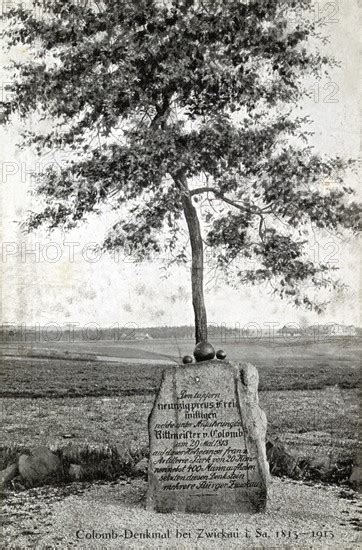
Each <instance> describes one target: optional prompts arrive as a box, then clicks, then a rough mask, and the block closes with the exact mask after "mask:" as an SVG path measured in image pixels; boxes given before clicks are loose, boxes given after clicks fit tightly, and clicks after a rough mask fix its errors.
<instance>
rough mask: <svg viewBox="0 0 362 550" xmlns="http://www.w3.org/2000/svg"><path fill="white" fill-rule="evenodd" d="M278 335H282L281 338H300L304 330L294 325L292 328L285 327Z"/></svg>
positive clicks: (278, 331)
mask: <svg viewBox="0 0 362 550" xmlns="http://www.w3.org/2000/svg"><path fill="white" fill-rule="evenodd" d="M277 334H280V335H281V336H297V335H298V336H299V335H300V334H302V329H301V328H298V327H296V326H293V325H292V324H291V325H290V326H288V325H284V327H282V328H280V329H279V330H277Z"/></svg>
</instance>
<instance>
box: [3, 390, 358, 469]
mask: <svg viewBox="0 0 362 550" xmlns="http://www.w3.org/2000/svg"><path fill="white" fill-rule="evenodd" d="M153 399H154V396H153V395H144V396H139V395H133V396H125V397H120V396H118V397H85V398H61V399H46V398H40V399H29V398H24V399H13V398H4V399H2V411H1V412H2V425H3V434H2V442H3V445H11V444H12V443H17V444H21V445H24V446H25V447H31V446H33V445H45V446H49V447H59V446H63V445H66V444H68V443H71V444H72V445H73V444H76V445H82V444H85V443H88V444H91V445H106V444H108V445H109V444H110V445H114V446H116V447H118V448H119V449H120V450H123V449H124V448H125V447H127V448H130V449H132V450H134V451H136V450H138V449H139V448H141V447H143V446H145V445H147V444H148V434H147V418H148V415H149V413H150V411H151V407H152V404H153ZM260 404H261V407H262V408H263V409H264V410H265V412H266V414H267V418H268V437H279V438H280V439H282V441H284V442H285V443H287V444H288V445H289V446H290V447H291V448H292V449H294V450H296V451H298V453H299V454H300V455H302V456H309V457H311V456H315V455H322V456H327V455H331V458H333V459H348V458H353V455H354V453H355V450H356V442H357V426H358V401H357V391H356V390H339V389H338V388H326V389H324V390H310V391H300V390H297V391H295V390H291V391H268V392H260ZM85 427H86V428H85Z"/></svg>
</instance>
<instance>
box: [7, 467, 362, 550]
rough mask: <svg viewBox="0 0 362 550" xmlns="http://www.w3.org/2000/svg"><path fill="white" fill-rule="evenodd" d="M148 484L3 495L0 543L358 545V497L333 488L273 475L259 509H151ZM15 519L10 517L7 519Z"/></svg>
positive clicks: (56, 545) (203, 546) (71, 545)
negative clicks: (222, 511)
mask: <svg viewBox="0 0 362 550" xmlns="http://www.w3.org/2000/svg"><path fill="white" fill-rule="evenodd" d="M146 488H147V485H146V483H145V482H144V481H141V480H134V481H132V482H130V481H129V480H123V481H119V482H117V483H113V484H112V483H107V484H101V483H96V484H94V483H93V484H74V485H72V486H68V487H58V488H50V487H47V488H42V489H32V490H29V491H23V492H17V493H15V492H14V493H13V492H10V493H9V494H8V495H7V496H6V499H5V500H4V503H3V504H4V513H3V515H4V543H5V547H10V546H11V547H13V548H15V547H22V548H23V547H29V546H31V547H35V548H45V547H52V548H94V549H97V550H98V549H100V548H107V549H108V548H118V549H120V548H121V549H123V548H125V549H128V548H130V549H131V548H135V549H137V550H138V549H143V548H144V549H146V548H150V549H151V548H152V549H155V548H175V549H176V548H177V550H179V549H183V548H184V549H188V548H190V549H192V548H201V549H205V550H206V549H209V548H217V547H221V548H268V549H269V548H290V549H295V548H313V549H314V548H335V549H337V548H338V549H347V548H348V549H352V548H357V545H358V529H359V528H360V526H361V508H362V505H361V502H358V500H357V494H356V493H353V492H352V491H350V490H348V491H347V490H343V489H341V488H338V487H331V486H322V485H314V486H310V485H307V484H304V483H298V482H291V481H285V480H280V479H277V478H273V479H272V483H271V486H270V489H269V497H268V507H267V511H266V512H265V513H259V514H254V515H247V514H229V515H202V514H157V513H155V512H150V511H146V510H145V509H144V497H145V492H146ZM14 515H16V516H17V521H10V519H11V517H12V518H14Z"/></svg>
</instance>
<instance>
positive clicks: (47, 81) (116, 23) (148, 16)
mask: <svg viewBox="0 0 362 550" xmlns="http://www.w3.org/2000/svg"><path fill="white" fill-rule="evenodd" d="M310 5H311V2H310V0H298V2H295V1H294V0H249V1H241V0H169V1H164V2H162V1H161V0H137V1H132V2H130V1H125V0H101V1H99V2H81V3H79V2H76V1H74V0H44V1H43V0H42V1H35V2H34V6H35V8H38V10H36V9H35V11H34V10H27V9H24V8H19V9H16V10H12V11H10V12H9V13H8V14H7V22H6V30H5V31H4V33H3V34H4V36H5V37H6V39H7V41H8V44H9V48H12V47H13V46H16V45H19V44H25V45H27V47H28V48H29V50H30V52H31V60H30V61H28V62H24V61H23V62H15V63H13V67H12V70H13V74H14V79H13V83H12V84H11V92H12V95H11V99H10V100H9V101H7V102H5V103H3V104H2V108H3V119H4V121H5V122H6V121H8V120H9V119H10V118H11V116H12V115H13V114H18V115H20V116H21V117H22V118H23V119H27V118H28V117H29V116H31V115H32V113H37V115H38V116H40V117H42V118H43V119H45V120H48V119H49V120H53V121H54V123H53V125H52V129H51V131H49V132H47V133H45V134H39V133H31V132H26V133H25V134H24V145H25V146H27V145H33V146H34V145H35V146H36V147H37V150H38V151H39V152H42V151H44V150H47V149H59V148H61V149H62V150H64V151H69V162H68V163H67V164H66V165H64V166H63V167H62V169H61V170H53V169H50V168H49V169H48V170H46V171H45V173H44V174H43V175H42V177H41V178H40V181H39V184H38V189H37V191H38V193H39V195H40V196H41V197H42V198H43V201H44V203H45V205H44V208H43V209H42V210H40V211H38V212H35V213H32V214H31V216H30V217H29V220H28V228H29V229H34V228H36V227H38V226H40V225H42V224H46V225H48V226H49V227H50V228H56V227H64V228H72V227H74V226H75V225H77V224H78V223H79V222H81V221H82V220H84V219H85V218H86V217H87V215H89V214H90V213H92V212H97V211H98V210H99V209H100V208H101V207H102V205H103V204H107V205H111V206H112V208H114V209H115V210H116V211H119V212H120V213H121V214H120V219H119V220H118V221H117V223H116V224H115V225H114V227H113V228H112V229H111V230H110V232H109V234H108V235H107V237H106V239H105V242H104V243H103V246H104V247H105V248H106V249H108V250H109V249H112V248H115V247H122V246H125V245H127V246H128V247H129V249H130V251H131V253H133V254H134V255H136V257H137V258H139V259H140V260H141V259H143V258H145V257H147V256H149V255H153V254H154V253H161V252H163V249H164V248H165V247H167V248H168V249H170V250H171V251H177V250H178V249H177V240H178V239H179V238H180V235H181V233H180V231H178V227H179V224H180V221H181V219H182V216H183V203H182V196H183V195H185V194H188V196H189V197H192V200H193V202H194V205H195V206H196V208H197V210H198V214H199V216H200V217H201V219H202V230H203V238H204V242H205V244H206V245H207V246H208V247H210V248H211V249H212V250H213V256H214V258H215V260H216V262H217V265H218V267H219V268H221V269H223V270H224V271H225V272H226V273H229V274H230V273H231V272H232V273H233V274H234V275H235V276H236V277H237V278H238V280H239V281H241V282H251V283H258V282H261V281H264V282H269V283H271V284H272V285H273V288H274V289H275V292H277V293H278V294H279V295H280V296H281V297H287V298H290V299H291V300H292V301H293V302H294V303H295V304H296V305H305V306H307V307H309V308H312V307H316V308H317V309H319V308H320V306H319V305H318V304H316V303H314V302H313V301H312V300H311V299H310V298H309V297H308V295H307V294H305V293H304V291H303V285H304V284H305V283H306V282H309V283H311V284H313V285H316V286H317V287H318V286H328V285H335V284H336V283H335V282H333V281H334V279H333V278H332V277H331V276H330V275H329V274H328V272H329V271H330V269H329V266H328V265H323V264H320V263H318V262H316V261H314V260H313V259H311V258H310V257H309V255H308V253H307V244H308V238H307V237H306V235H307V234H308V232H309V231H310V230H311V228H312V229H313V230H323V229H324V230H328V231H331V232H338V231H341V230H351V231H353V232H355V231H357V224H358V210H359V208H358V206H357V204H356V203H355V202H353V200H352V195H353V190H352V189H351V188H349V187H348V186H347V185H346V184H345V183H344V181H345V171H346V169H348V168H349V167H350V166H351V161H349V160H343V159H341V158H339V157H337V158H327V157H322V156H320V155H319V154H317V153H316V152H315V151H314V149H313V147H311V146H310V145H309V138H310V131H309V128H308V120H307V118H306V117H297V116H296V115H295V114H294V113H295V109H294V107H295V105H297V103H298V101H299V100H300V99H301V98H302V97H304V96H305V94H306V93H307V91H306V86H305V81H306V79H307V78H310V77H311V75H312V76H313V78H319V76H320V75H321V73H322V71H324V70H326V69H328V67H329V66H331V65H332V64H333V60H330V59H328V58H326V57H325V56H324V55H322V54H321V53H320V49H318V47H316V44H317V41H318V40H319V39H321V36H320V34H319V33H320V30H319V27H318V25H316V24H315V23H313V22H311V20H310V19H309V18H308V17H307V16H305V17H291V14H293V13H294V11H295V9H296V8H297V7H298V9H300V8H303V9H304V10H306V12H307V11H308V8H310ZM39 8H41V9H40V10H39ZM330 178H333V182H334V185H333V186H332V188H328V187H327V186H326V185H325V181H327V180H328V179H330ZM166 235H168V236H167V237H166ZM175 253H176V252H175ZM176 254H177V259H178V260H180V261H181V260H183V259H184V258H185V254H184V252H183V251H182V249H181V251H180V250H179V251H178V252H177V253H176ZM245 259H248V260H253V261H254V262H255V264H254V267H253V268H252V269H245V267H243V266H244V265H245V263H244V260H245Z"/></svg>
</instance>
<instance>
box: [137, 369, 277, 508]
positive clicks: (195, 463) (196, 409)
mask: <svg viewBox="0 0 362 550" xmlns="http://www.w3.org/2000/svg"><path fill="white" fill-rule="evenodd" d="M265 433H266V416H265V414H264V412H263V411H262V410H261V409H260V407H259V402H258V372H257V370H256V368H255V367H253V366H252V365H244V366H240V365H234V364H232V363H230V362H226V361H225V362H220V361H217V360H213V361H207V362H203V363H199V364H197V365H190V366H183V367H181V366H177V367H173V368H172V369H168V370H165V371H164V373H163V377H162V383H161V387H160V390H159V392H158V395H157V397H156V400H155V403H154V405H153V409H152V412H151V414H150V417H149V437H150V460H149V471H148V493H147V504H146V506H147V509H148V510H155V511H157V512H190V513H218V514H220V513H253V512H260V511H263V510H264V509H265V507H266V501H267V485H268V476H269V468H268V463H267V460H266V451H265Z"/></svg>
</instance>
